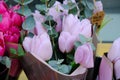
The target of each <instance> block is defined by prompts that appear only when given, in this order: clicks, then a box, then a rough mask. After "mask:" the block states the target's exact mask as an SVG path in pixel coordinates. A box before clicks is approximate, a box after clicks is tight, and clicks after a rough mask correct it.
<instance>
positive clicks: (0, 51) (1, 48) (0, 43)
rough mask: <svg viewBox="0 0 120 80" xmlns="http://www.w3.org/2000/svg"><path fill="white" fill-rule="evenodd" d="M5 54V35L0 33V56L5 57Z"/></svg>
mask: <svg viewBox="0 0 120 80" xmlns="http://www.w3.org/2000/svg"><path fill="white" fill-rule="evenodd" d="M4 52H5V43H4V39H3V33H2V32H0V56H3V55H4Z"/></svg>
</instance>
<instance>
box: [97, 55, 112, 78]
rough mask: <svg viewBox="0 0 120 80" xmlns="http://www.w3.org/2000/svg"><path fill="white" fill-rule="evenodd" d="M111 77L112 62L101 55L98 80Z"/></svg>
mask: <svg viewBox="0 0 120 80" xmlns="http://www.w3.org/2000/svg"><path fill="white" fill-rule="evenodd" d="M112 77H113V64H112V63H111V61H110V60H109V59H108V58H107V57H105V56H103V57H102V61H101V63H100V68H99V77H98V78H99V79H98V80H112Z"/></svg>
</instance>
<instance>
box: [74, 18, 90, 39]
mask: <svg viewBox="0 0 120 80" xmlns="http://www.w3.org/2000/svg"><path fill="white" fill-rule="evenodd" d="M74 25H75V28H74V31H73V33H72V34H73V35H76V36H78V35H79V34H82V35H84V36H85V37H87V38H89V37H91V34H92V32H91V25H92V24H91V23H90V21H89V20H88V19H83V20H82V21H81V22H80V23H76V24H74Z"/></svg>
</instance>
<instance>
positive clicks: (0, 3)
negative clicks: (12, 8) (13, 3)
mask: <svg viewBox="0 0 120 80" xmlns="http://www.w3.org/2000/svg"><path fill="white" fill-rule="evenodd" d="M6 11H8V7H7V5H6V4H5V3H4V1H0V14H3V13H5V12H6Z"/></svg>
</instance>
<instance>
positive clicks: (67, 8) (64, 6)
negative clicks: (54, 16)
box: [62, 4, 70, 10]
mask: <svg viewBox="0 0 120 80" xmlns="http://www.w3.org/2000/svg"><path fill="white" fill-rule="evenodd" d="M62 7H63V8H64V9H66V10H69V9H70V8H69V6H68V5H66V4H63V5H62Z"/></svg>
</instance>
